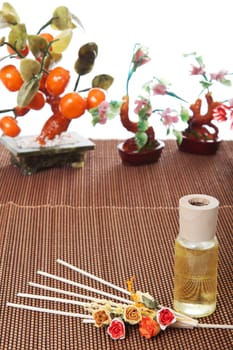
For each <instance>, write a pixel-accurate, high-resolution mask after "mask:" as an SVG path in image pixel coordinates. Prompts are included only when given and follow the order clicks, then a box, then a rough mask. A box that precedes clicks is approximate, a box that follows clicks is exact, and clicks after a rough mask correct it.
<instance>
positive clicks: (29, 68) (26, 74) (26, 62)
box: [20, 58, 41, 81]
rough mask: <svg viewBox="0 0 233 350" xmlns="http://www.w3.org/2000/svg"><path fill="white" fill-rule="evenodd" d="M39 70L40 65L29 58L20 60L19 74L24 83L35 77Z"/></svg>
mask: <svg viewBox="0 0 233 350" xmlns="http://www.w3.org/2000/svg"><path fill="white" fill-rule="evenodd" d="M40 70H41V66H40V63H39V62H38V61H36V60H33V59H31V58H23V59H21V60H20V73H21V75H22V78H23V80H24V81H29V80H31V79H33V78H34V77H35V75H37V74H38V73H39V72H40Z"/></svg>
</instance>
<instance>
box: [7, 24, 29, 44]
mask: <svg viewBox="0 0 233 350" xmlns="http://www.w3.org/2000/svg"><path fill="white" fill-rule="evenodd" d="M8 42H9V43H10V44H11V45H12V46H13V47H15V48H16V49H17V50H22V49H24V48H25V46H26V43H27V30H26V26H25V24H22V23H20V24H16V25H14V26H12V28H11V31H10V32H9V35H8Z"/></svg>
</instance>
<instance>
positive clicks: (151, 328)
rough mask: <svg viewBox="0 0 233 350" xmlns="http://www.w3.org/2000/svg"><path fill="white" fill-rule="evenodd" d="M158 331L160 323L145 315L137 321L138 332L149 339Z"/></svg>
mask: <svg viewBox="0 0 233 350" xmlns="http://www.w3.org/2000/svg"><path fill="white" fill-rule="evenodd" d="M159 332H160V325H159V323H158V322H157V321H155V320H153V318H151V317H149V316H145V317H143V318H142V320H141V321H140V323H139V333H140V334H141V336H143V337H145V338H147V339H150V338H152V337H155V336H156V335H157V334H159Z"/></svg>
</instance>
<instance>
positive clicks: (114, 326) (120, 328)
mask: <svg viewBox="0 0 233 350" xmlns="http://www.w3.org/2000/svg"><path fill="white" fill-rule="evenodd" d="M107 332H108V334H109V335H110V337H111V338H112V339H115V340H118V339H124V338H125V324H124V322H123V321H122V320H121V319H119V318H114V319H113V320H112V321H111V323H110V325H109V326H108V329H107Z"/></svg>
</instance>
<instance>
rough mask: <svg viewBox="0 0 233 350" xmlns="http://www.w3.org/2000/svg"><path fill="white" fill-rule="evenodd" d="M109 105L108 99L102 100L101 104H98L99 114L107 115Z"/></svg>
mask: <svg viewBox="0 0 233 350" xmlns="http://www.w3.org/2000/svg"><path fill="white" fill-rule="evenodd" d="M108 107H109V103H108V102H107V101H102V102H101V104H100V105H99V106H98V110H99V115H100V116H105V115H106V113H107V110H108Z"/></svg>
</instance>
